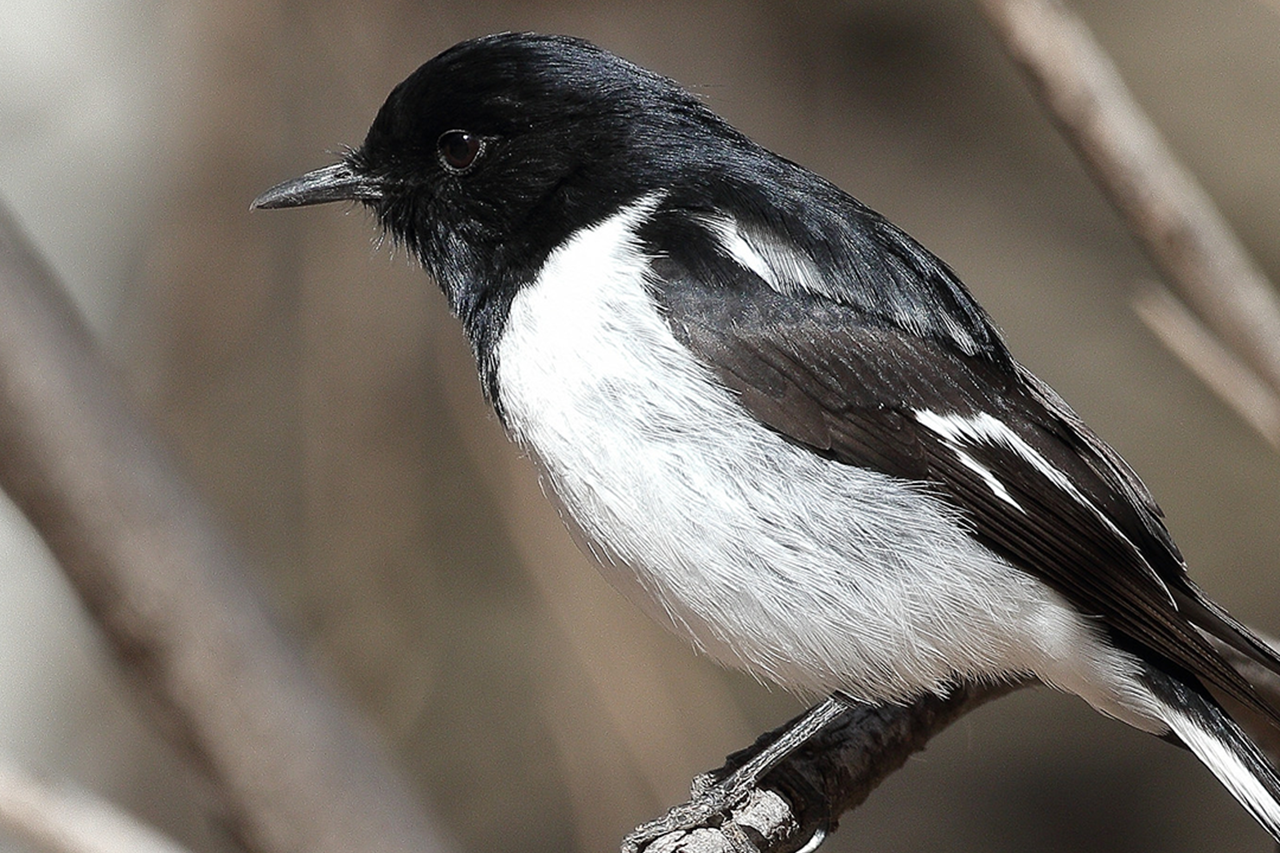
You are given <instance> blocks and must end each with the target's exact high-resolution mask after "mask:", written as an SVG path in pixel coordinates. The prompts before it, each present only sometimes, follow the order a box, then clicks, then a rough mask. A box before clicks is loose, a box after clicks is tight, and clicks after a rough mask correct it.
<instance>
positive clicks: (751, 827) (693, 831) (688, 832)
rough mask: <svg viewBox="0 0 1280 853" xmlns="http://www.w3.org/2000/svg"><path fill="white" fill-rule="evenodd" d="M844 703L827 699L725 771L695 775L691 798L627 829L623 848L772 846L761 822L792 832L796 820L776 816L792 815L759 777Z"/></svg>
mask: <svg viewBox="0 0 1280 853" xmlns="http://www.w3.org/2000/svg"><path fill="white" fill-rule="evenodd" d="M847 708H848V705H847V703H846V701H845V700H843V699H841V698H838V697H832V698H830V699H827V700H826V701H824V702H822V703H820V704H819V705H817V706H815V707H814V708H812V709H811V710H810V711H809V712H808V713H807V714H805V715H804V716H803V717H801V718H800V719H799V720H798V721H796V722H795V723H794V724H793V725H792V726H791V727H790V728H789V729H787V730H786V731H784V732H783V733H782V735H780V736H779V737H778V738H777V739H776V740H774V741H773V742H772V743H769V744H767V745H766V746H764V747H763V748H761V749H760V750H759V751H758V752H757V753H756V754H755V755H753V756H752V757H751V758H749V759H748V760H747V761H746V762H745V763H744V764H742V765H741V766H740V767H738V768H737V769H736V770H734V771H733V772H731V773H729V774H728V775H726V776H721V775H719V774H718V773H704V774H702V775H700V776H698V777H697V778H695V779H694V781H693V786H692V790H691V791H690V798H689V801H688V802H686V803H681V804H680V805H678V806H675V807H673V808H672V809H671V810H670V811H668V812H667V813H666V814H665V815H663V816H662V817H660V818H658V819H657V820H652V821H649V822H647V823H643V824H641V825H640V826H638V827H636V828H635V829H634V830H632V831H631V832H630V833H628V834H627V836H626V838H624V839H623V842H622V853H642V851H643V853H676V852H677V851H684V853H759V851H760V850H761V849H771V848H772V847H773V846H774V845H773V844H772V843H771V842H772V841H773V840H774V839H773V838H770V837H767V836H766V835H765V834H764V832H763V831H762V830H763V828H764V827H771V828H772V830H771V832H770V835H780V834H781V835H793V834H795V833H796V832H798V831H799V825H798V824H797V823H796V822H795V821H794V819H793V818H789V819H787V820H784V821H782V822H779V821H778V820H777V819H776V816H777V815H779V814H781V813H786V814H787V815H790V813H791V806H790V804H788V803H787V802H786V801H785V800H784V799H783V798H782V796H781V795H780V794H778V793H777V792H775V791H770V790H763V789H760V788H758V787H757V786H758V783H759V782H760V780H761V778H762V777H763V776H764V775H765V774H766V773H768V772H769V771H770V770H772V769H773V768H774V767H775V766H776V765H777V764H778V762H780V761H782V759H784V758H786V756H787V755H789V754H790V753H791V751H792V750H794V749H795V748H796V747H797V746H799V745H800V744H802V743H804V742H805V741H806V740H808V739H809V738H810V737H812V736H813V735H814V734H815V733H817V732H818V731H819V730H821V729H822V728H823V727H825V726H826V725H827V724H828V723H830V722H831V721H832V720H834V719H835V718H836V717H838V716H839V715H840V714H841V713H843V712H844V711H845V710H846V709H847ZM824 837H825V832H822V831H821V830H819V831H818V832H817V833H815V835H814V836H813V838H811V839H809V841H808V842H807V843H805V844H804V846H803V848H802V851H803V853H810V851H812V850H813V849H815V848H816V847H817V846H818V844H820V843H821V842H822V839H823V838H824Z"/></svg>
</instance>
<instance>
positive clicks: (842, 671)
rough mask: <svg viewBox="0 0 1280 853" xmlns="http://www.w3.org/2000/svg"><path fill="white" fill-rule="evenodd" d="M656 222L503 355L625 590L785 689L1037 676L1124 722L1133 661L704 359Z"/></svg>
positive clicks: (937, 513)
mask: <svg viewBox="0 0 1280 853" xmlns="http://www.w3.org/2000/svg"><path fill="white" fill-rule="evenodd" d="M650 212H651V207H650V206H649V205H647V204H645V203H641V204H639V205H637V206H635V207H633V208H631V209H629V210H627V211H625V212H624V213H622V214H620V215H618V216H615V217H614V218H612V219H610V220H608V221H606V222H604V223H602V224H600V225H599V226H596V227H595V228H592V229H587V230H584V231H582V232H579V234H577V235H576V236H575V238H574V239H573V240H572V241H571V242H570V243H569V244H568V245H567V246H565V247H564V248H562V249H561V250H560V251H558V252H556V253H555V254H553V255H552V256H551V258H550V259H549V260H548V262H547V264H546V266H545V267H544V269H543V270H542V272H541V274H540V276H539V278H538V280H537V281H536V282H535V283H534V284H532V285H530V286H528V287H526V288H524V289H523V290H521V291H520V292H519V293H518V294H517V295H516V297H515V299H514V301H513V303H512V306H511V313H510V316H509V319H508V321H507V325H506V327H505V330H504V332H503V334H502V337H501V340H500V342H499V344H498V347H497V355H498V390H499V396H500V399H501V404H502V406H503V411H504V414H505V417H506V420H507V423H508V425H509V427H510V429H511V431H512V432H513V434H514V437H515V438H516V440H517V441H519V442H520V443H521V444H522V445H524V446H525V447H527V448H528V449H529V450H530V451H531V452H532V453H533V454H534V455H535V457H536V458H537V460H538V461H539V462H540V464H541V465H542V466H543V469H544V471H545V475H546V477H547V480H548V482H549V485H550V487H551V489H552V490H553V491H554V492H555V494H556V496H557V497H558V499H559V500H560V501H561V503H562V504H563V507H564V509H565V511H566V512H567V514H568V515H569V516H570V521H571V522H572V523H573V524H574V525H575V526H576V527H577V528H578V529H579V530H580V531H581V534H582V535H583V537H584V538H585V540H586V541H587V542H588V544H589V545H590V547H591V550H592V552H593V554H594V556H595V557H596V558H597V560H598V561H599V562H600V564H601V565H602V567H603V569H604V571H605V573H606V575H607V576H608V577H609V578H610V580H611V581H612V582H613V583H614V585H615V586H617V587H618V588H619V589H620V590H621V591H622V592H623V593H624V594H626V595H627V596H628V597H629V598H631V599H632V600H633V601H635V602H636V603H637V604H639V605H640V606H641V607H642V608H644V609H645V610H646V611H647V612H648V613H649V614H650V615H651V616H653V617H654V618H656V619H658V620H659V621H660V622H662V623H664V624H665V625H667V626H668V627H670V628H671V629H672V630H674V631H675V632H676V633H678V634H681V635H683V636H685V637H687V638H688V639H689V640H691V641H692V642H693V643H694V644H695V645H697V646H698V647H699V648H701V649H703V650H705V651H706V652H707V653H708V654H710V655H711V656H713V657H714V658H716V659H717V660H719V661H721V662H722V663H725V664H728V665H731V666H736V667H741V668H744V669H746V670H748V671H749V672H751V673H753V674H755V675H756V676H758V677H760V678H764V679H768V680H770V681H774V682H777V683H780V684H782V685H784V686H786V687H789V688H792V689H798V690H802V691H806V692H808V691H822V692H826V691H831V690H834V689H841V690H845V691H847V692H849V693H850V694H851V695H853V696H855V697H859V698H864V699H868V700H884V699H902V698H906V697H909V696H912V695H915V694H918V693H919V692H921V691H922V690H940V689H945V686H946V684H947V683H948V682H953V681H954V680H955V678H956V677H957V676H961V677H968V678H1000V677H1008V676H1010V675H1015V674H1036V675H1038V676H1040V677H1041V678H1042V679H1044V680H1046V681H1048V682H1050V683H1056V684H1058V685H1059V686H1061V687H1064V688H1065V689H1068V690H1071V691H1072V692H1075V693H1080V694H1082V695H1085V698H1086V699H1088V700H1089V701H1091V702H1092V703H1093V704H1095V705H1098V706H1099V707H1103V708H1104V709H1106V710H1109V711H1111V712H1112V713H1117V712H1118V711H1117V708H1116V707H1115V706H1116V701H1117V698H1118V697H1117V693H1118V692H1122V691H1123V687H1122V685H1124V684H1126V683H1127V682H1129V681H1130V679H1129V678H1128V675H1129V670H1130V667H1129V666H1128V663H1127V661H1126V660H1125V659H1124V658H1122V657H1119V656H1117V655H1116V654H1114V653H1112V652H1110V651H1109V650H1107V649H1106V648H1104V647H1103V646H1102V644H1101V643H1099V642H1098V641H1097V640H1096V638H1095V636H1094V634H1093V633H1092V630H1091V629H1090V628H1089V627H1088V626H1087V625H1086V624H1085V622H1084V620H1082V619H1081V618H1080V617H1079V616H1078V615H1077V614H1076V613H1075V611H1074V610H1072V609H1071V608H1070V607H1069V606H1067V605H1066V603H1065V602H1063V601H1062V600H1061V599H1060V597H1059V596H1058V595H1057V594H1056V593H1054V592H1053V591H1052V590H1050V589H1049V588H1048V587H1046V586H1044V585H1043V584H1041V583H1040V582H1038V581H1036V580H1035V579H1034V578H1032V577H1030V576H1029V575H1027V574H1026V573H1024V572H1021V571H1018V570H1016V569H1015V568H1013V567H1012V566H1010V565H1009V564H1008V563H1006V562H1005V561H1003V560H1002V559H1000V558H998V557H997V556H996V555H995V554H993V553H992V552H990V551H989V550H987V549H985V548H984V547H982V546H981V545H979V544H977V543H976V542H974V541H973V540H972V539H970V538H969V537H968V536H967V535H965V534H964V533H963V532H962V531H961V529H960V528H959V527H958V526H957V525H956V524H955V523H953V521H954V513H953V512H952V511H951V510H949V509H948V508H947V507H945V506H944V505H942V504H941V503H940V502H939V501H937V500H936V499H934V498H932V497H930V496H929V495H927V494H926V492H925V490H924V489H923V487H921V486H919V485H917V484H912V483H908V482H905V481H902V480H899V479H897V478H893V477H889V476H886V475H883V474H880V473H877V472H873V471H866V470H862V469H858V468H855V467H851V466H848V465H842V464H840V463H836V462H832V461H830V460H826V459H823V458H821V457H819V456H817V455H815V454H813V453H810V452H808V451H806V450H804V449H802V448H799V447H796V446H794V445H792V444H789V443H788V442H786V441H784V440H783V439H781V438H780V437H779V436H778V435H777V434H775V433H774V432H772V431H770V430H768V429H766V428H765V427H763V426H761V425H760V424H759V423H758V422H756V421H755V420H754V419H753V418H751V417H750V415H749V414H748V413H747V412H746V411H745V410H743V409H742V408H741V407H740V406H739V405H737V403H736V402H735V401H734V400H733V398H732V396H731V394H730V392H728V391H727V390H726V389H724V388H723V387H722V386H720V385H719V384H718V383H717V382H716V381H715V380H714V378H713V377H712V376H711V374H710V373H709V371H707V370H706V369H705V368H704V367H703V366H701V365H700V364H698V363H697V362H696V361H695V360H694V359H693V357H692V356H691V355H690V353H689V352H688V351H687V350H686V349H685V348H684V347H683V346H682V345H681V344H680V343H679V342H678V341H677V340H676V339H675V338H674V336H673V335H672V333H671V332H670V330H669V328H668V327H667V325H666V323H665V321H664V320H663V318H662V317H661V315H660V314H659V313H658V309H657V307H656V305H655V303H654V301H653V299H652V297H651V296H650V294H649V291H648V289H647V287H646V285H645V278H644V277H645V275H647V274H648V264H647V259H646V258H644V257H643V256H642V255H641V254H640V253H639V251H638V249H637V247H636V246H635V244H634V242H633V241H632V240H631V239H630V235H631V234H632V233H633V229H634V228H635V226H636V224H637V223H639V222H641V221H643V220H644V218H645V217H646V216H647V215H648V214H649V213H650ZM1126 704H1127V703H1126ZM1126 716H1128V715H1126Z"/></svg>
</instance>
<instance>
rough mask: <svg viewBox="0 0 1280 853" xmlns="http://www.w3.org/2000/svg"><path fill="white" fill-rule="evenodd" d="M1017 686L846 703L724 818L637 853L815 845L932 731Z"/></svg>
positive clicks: (738, 852)
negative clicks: (899, 702) (873, 702)
mask: <svg viewBox="0 0 1280 853" xmlns="http://www.w3.org/2000/svg"><path fill="white" fill-rule="evenodd" d="M1020 686H1021V685H1009V684H1001V685H991V684H987V685H970V686H966V687H962V688H959V689H957V690H955V691H954V692H953V693H951V695H950V696H947V697H946V698H945V699H944V698H939V697H937V696H932V695H930V696H924V697H922V698H920V699H917V700H916V701H914V702H912V703H910V704H908V705H880V706H875V705H859V706H856V707H854V708H851V709H850V710H849V711H847V712H845V713H844V714H843V715H842V716H841V717H839V718H837V720H836V721H835V722H834V723H832V724H831V725H829V726H827V727H826V728H825V729H823V730H822V731H820V732H819V733H818V734H816V735H814V736H813V737H812V738H811V739H810V740H809V741H807V742H806V743H805V745H804V746H802V747H800V748H799V749H797V750H795V751H794V752H792V753H791V754H790V755H788V756H787V757H786V758H785V759H784V760H783V761H782V763H780V764H779V765H778V766H777V767H775V768H774V769H773V770H771V771H770V772H769V773H768V774H766V775H765V777H764V779H763V780H761V784H760V786H759V787H758V788H757V789H756V790H755V791H753V792H752V794H751V796H750V797H749V798H748V799H747V801H746V802H745V803H744V804H742V805H741V806H739V807H737V808H735V809H734V810H733V811H732V813H731V814H730V816H729V819H728V820H724V821H723V822H721V823H718V824H716V825H703V826H698V827H694V828H690V829H686V830H681V831H678V832H673V833H671V834H669V835H664V836H661V837H660V838H657V839H655V840H654V841H653V842H651V843H650V844H649V845H647V846H646V847H644V848H643V853H743V851H762V853H785V851H795V850H800V849H802V848H805V847H807V846H809V845H810V844H811V843H815V842H820V841H821V840H822V838H824V837H825V836H826V835H828V834H830V833H831V832H834V831H835V829H836V823H837V821H838V819H839V817H840V815H841V814H843V813H844V812H846V811H848V810H850V809H853V808H856V807H857V806H859V805H861V804H862V802H863V801H864V800H866V798H867V797H868V796H870V794H871V792H872V791H874V790H875V789H876V787H877V786H879V784H880V783H881V782H883V781H884V780H885V779H887V778H888V777H889V776H890V775H891V774H892V773H894V772H895V771H896V770H897V769H898V768H900V767H901V766H902V765H903V764H904V763H905V762H906V760H907V759H908V758H910V757H911V756H912V755H913V754H914V753H916V752H919V751H920V750H922V749H924V748H925V746H926V745H927V744H928V742H929V740H930V739H932V738H933V736H934V735H936V734H938V733H939V732H941V731H942V730H943V729H945V728H946V727H947V726H949V725H951V724H952V723H954V722H955V721H956V720H958V719H960V717H962V716H964V715H965V714H967V713H969V712H970V711H972V710H974V709H975V708H977V707H978V706H979V705H982V704H984V703H986V702H989V701H991V700H992V699H996V698H998V697H1000V696H1004V695H1005V694H1007V693H1010V692H1012V691H1013V690H1016V689H1017V688H1018V687H1020ZM801 716H803V715H801ZM796 719H799V717H797V718H796ZM793 722H795V721H794V720H793V721H790V722H788V723H786V724H785V725H783V726H780V727H779V728H778V729H776V730H774V731H772V732H766V733H765V734H763V735H761V736H760V737H759V738H758V739H757V740H756V742H755V744H754V745H753V746H751V747H750V748H748V749H745V750H742V751H741V752H738V753H735V754H734V755H731V756H729V759H728V761H727V762H726V763H725V766H724V767H721V768H720V769H718V770H715V771H713V772H712V774H711V775H712V776H713V777H714V778H716V779H723V778H725V777H726V776H728V775H729V774H731V773H732V772H733V771H734V770H736V769H737V768H739V767H741V766H742V765H743V764H745V763H746V762H747V761H748V760H750V758H751V757H752V756H753V755H755V754H756V753H757V752H758V751H759V750H760V749H762V748H763V747H764V746H765V745H767V744H769V743H771V742H772V741H773V740H775V739H776V738H777V737H778V735H779V734H781V733H782V732H783V731H785V730H786V729H787V728H789V727H790V726H791V724H792V723H793ZM697 787H698V785H697V784H695V789H697ZM676 808H677V809H679V808H680V807H679V806H677V807H676Z"/></svg>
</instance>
